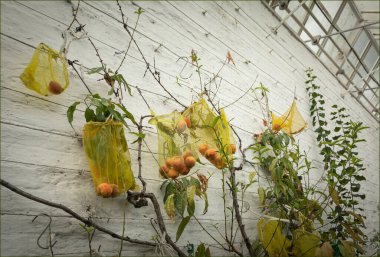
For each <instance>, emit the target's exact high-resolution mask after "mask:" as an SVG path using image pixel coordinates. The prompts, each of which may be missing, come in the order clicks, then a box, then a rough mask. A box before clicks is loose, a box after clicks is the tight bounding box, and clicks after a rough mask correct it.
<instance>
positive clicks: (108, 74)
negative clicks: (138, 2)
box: [87, 8, 143, 95]
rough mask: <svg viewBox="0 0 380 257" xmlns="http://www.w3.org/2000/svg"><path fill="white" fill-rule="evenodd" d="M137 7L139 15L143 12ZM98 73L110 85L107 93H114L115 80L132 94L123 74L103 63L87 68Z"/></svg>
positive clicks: (89, 71)
mask: <svg viewBox="0 0 380 257" xmlns="http://www.w3.org/2000/svg"><path fill="white" fill-rule="evenodd" d="M140 9H141V8H139V10H138V11H140V13H139V15H140V14H141V13H142V12H143V10H142V9H141V10H140ZM95 73H97V74H100V75H102V76H103V78H104V80H105V81H106V82H107V84H108V85H109V86H110V87H111V89H110V91H109V92H108V95H112V94H114V93H115V92H116V91H115V87H114V86H115V82H117V83H118V86H119V89H121V88H122V87H123V88H124V90H126V91H128V93H129V95H132V90H131V87H130V85H129V84H128V82H127V81H126V80H125V78H124V76H123V75H122V74H119V73H117V71H116V72H114V71H113V70H111V69H108V70H107V66H106V65H103V66H102V67H94V68H91V69H88V70H87V74H95Z"/></svg>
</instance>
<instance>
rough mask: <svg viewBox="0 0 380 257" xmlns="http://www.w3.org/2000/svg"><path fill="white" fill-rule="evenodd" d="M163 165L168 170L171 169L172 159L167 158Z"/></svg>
mask: <svg viewBox="0 0 380 257" xmlns="http://www.w3.org/2000/svg"><path fill="white" fill-rule="evenodd" d="M165 164H166V166H167V167H168V168H171V167H172V166H173V158H171V157H168V158H167V159H166V160H165Z"/></svg>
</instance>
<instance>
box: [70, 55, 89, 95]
mask: <svg viewBox="0 0 380 257" xmlns="http://www.w3.org/2000/svg"><path fill="white" fill-rule="evenodd" d="M67 61H68V63H69V65H70V66H71V67H73V69H74V71H75V73H76V74H77V75H78V77H79V79H80V80H81V81H82V83H83V85H84V86H85V87H86V88H87V91H88V92H89V93H90V94H91V95H92V92H91V90H90V88H89V87H88V85H87V84H86V82H85V81H84V79H83V78H82V76H81V75H80V74H79V72H78V70H77V69H76V68H75V66H74V65H75V64H76V61H70V60H67Z"/></svg>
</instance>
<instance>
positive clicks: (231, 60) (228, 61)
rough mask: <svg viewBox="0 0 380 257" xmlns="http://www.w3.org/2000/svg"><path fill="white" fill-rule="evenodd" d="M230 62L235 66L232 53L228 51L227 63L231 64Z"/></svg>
mask: <svg viewBox="0 0 380 257" xmlns="http://www.w3.org/2000/svg"><path fill="white" fill-rule="evenodd" d="M230 62H232V63H233V64H234V65H235V62H234V59H232V55H231V52H230V51H228V52H227V63H230Z"/></svg>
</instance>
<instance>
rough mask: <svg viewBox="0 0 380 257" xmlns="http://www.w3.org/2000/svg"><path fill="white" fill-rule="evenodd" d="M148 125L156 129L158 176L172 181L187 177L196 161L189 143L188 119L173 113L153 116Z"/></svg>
mask: <svg viewBox="0 0 380 257" xmlns="http://www.w3.org/2000/svg"><path fill="white" fill-rule="evenodd" d="M149 124H152V125H155V126H156V127H157V134H158V163H159V165H160V168H159V172H160V175H161V176H162V177H165V178H172V179H175V178H177V177H178V176H180V175H187V174H188V173H189V172H190V170H191V168H193V167H194V166H195V164H196V160H197V159H198V155H197V153H196V150H195V148H194V145H193V144H192V142H191V141H190V130H189V128H188V127H190V124H189V119H185V118H184V117H183V116H182V115H181V114H180V113H179V112H177V111H174V112H172V113H170V114H165V115H160V116H155V117H154V118H152V119H151V120H150V121H149Z"/></svg>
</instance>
